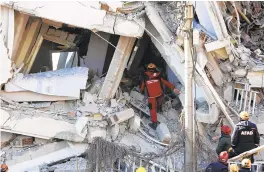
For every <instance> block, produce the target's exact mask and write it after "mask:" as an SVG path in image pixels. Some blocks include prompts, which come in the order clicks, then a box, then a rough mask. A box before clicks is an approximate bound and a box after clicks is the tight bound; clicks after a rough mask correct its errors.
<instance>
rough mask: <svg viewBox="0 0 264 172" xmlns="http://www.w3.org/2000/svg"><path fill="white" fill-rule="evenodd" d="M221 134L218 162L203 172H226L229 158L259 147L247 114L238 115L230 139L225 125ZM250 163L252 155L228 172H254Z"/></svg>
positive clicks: (254, 127)
mask: <svg viewBox="0 0 264 172" xmlns="http://www.w3.org/2000/svg"><path fill="white" fill-rule="evenodd" d="M221 134H222V135H221V136H220V138H219V142H218V145H217V148H216V153H217V154H218V161H217V162H213V163H211V164H209V165H208V167H207V168H206V169H205V172H228V163H227V161H228V159H229V158H232V157H235V156H237V155H239V154H241V153H244V152H246V151H249V150H251V149H254V148H256V147H258V146H259V142H260V136H259V133H258V129H257V126H256V124H254V123H252V122H250V121H249V114H248V113H247V112H245V111H244V112H241V113H240V121H239V122H238V124H236V127H235V129H234V131H233V134H232V137H231V136H230V134H231V128H230V127H228V126H225V125H224V126H222V127H221ZM251 163H254V155H251V156H250V157H245V158H244V159H243V160H242V162H241V167H240V168H239V167H238V166H237V165H236V164H231V165H230V167H229V172H249V171H254V170H253V168H252V167H251ZM136 172H146V169H145V168H144V167H140V168H138V169H137V170H136Z"/></svg>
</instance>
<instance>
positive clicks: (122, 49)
mask: <svg viewBox="0 0 264 172" xmlns="http://www.w3.org/2000/svg"><path fill="white" fill-rule="evenodd" d="M135 41H136V38H132V37H125V36H120V38H119V41H118V44H117V49H116V50H115V53H114V56H113V59H112V61H111V64H110V67H109V70H108V72H107V75H106V77H105V81H104V83H103V86H102V89H101V92H100V94H99V97H100V98H101V99H103V100H109V99H111V98H113V97H114V95H115V93H116V90H117V88H118V86H119V84H120V81H121V78H122V76H123V73H124V70H125V68H126V65H127V62H128V59H129V57H130V54H131V51H132V49H133V46H134V43H135Z"/></svg>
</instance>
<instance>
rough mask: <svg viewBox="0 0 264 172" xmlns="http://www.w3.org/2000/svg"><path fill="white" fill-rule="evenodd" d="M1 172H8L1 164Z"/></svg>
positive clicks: (4, 165) (5, 166)
mask: <svg viewBox="0 0 264 172" xmlns="http://www.w3.org/2000/svg"><path fill="white" fill-rule="evenodd" d="M1 172H8V167H7V165H6V164H1Z"/></svg>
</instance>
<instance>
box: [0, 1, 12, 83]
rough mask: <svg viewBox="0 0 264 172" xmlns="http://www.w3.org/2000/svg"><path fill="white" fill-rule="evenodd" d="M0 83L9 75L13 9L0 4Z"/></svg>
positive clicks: (5, 80)
mask: <svg viewBox="0 0 264 172" xmlns="http://www.w3.org/2000/svg"><path fill="white" fill-rule="evenodd" d="M0 23H1V25H0V61H1V63H0V71H1V72H0V85H1V84H2V83H5V82H7V80H8V79H9V78H10V77H11V73H10V72H11V69H12V68H11V65H12V63H11V57H12V50H13V40H14V10H13V9H9V8H7V7H4V6H1V5H0Z"/></svg>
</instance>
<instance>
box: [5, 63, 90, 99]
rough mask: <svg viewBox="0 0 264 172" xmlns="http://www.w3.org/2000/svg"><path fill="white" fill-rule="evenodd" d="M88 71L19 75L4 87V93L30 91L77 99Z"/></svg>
mask: <svg viewBox="0 0 264 172" xmlns="http://www.w3.org/2000/svg"><path fill="white" fill-rule="evenodd" d="M88 70H89V69H88V68H86V67H74V68H65V69H60V70H56V71H48V72H41V73H35V74H28V75H23V74H21V73H19V74H18V75H17V76H15V78H13V79H12V80H11V81H10V82H8V83H7V84H6V85H5V91H6V92H20V91H32V92H35V93H39V94H44V95H53V96H67V97H76V98H77V99H78V98H79V96H80V89H85V86H86V81H87V79H88Z"/></svg>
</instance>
